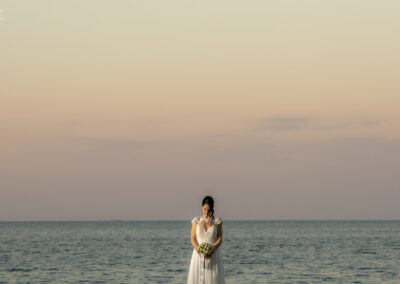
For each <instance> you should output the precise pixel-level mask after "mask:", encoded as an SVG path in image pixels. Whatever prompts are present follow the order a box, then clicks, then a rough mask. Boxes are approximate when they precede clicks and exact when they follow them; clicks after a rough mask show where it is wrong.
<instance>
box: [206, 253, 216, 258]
mask: <svg viewBox="0 0 400 284" xmlns="http://www.w3.org/2000/svg"><path fill="white" fill-rule="evenodd" d="M213 254H214V252H212V253H210V254H206V255H205V256H204V258H205V259H210V258H211V257H212V255H213Z"/></svg>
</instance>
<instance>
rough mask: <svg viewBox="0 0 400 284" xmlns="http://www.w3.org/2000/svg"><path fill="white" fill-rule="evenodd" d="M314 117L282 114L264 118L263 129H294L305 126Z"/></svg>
mask: <svg viewBox="0 0 400 284" xmlns="http://www.w3.org/2000/svg"><path fill="white" fill-rule="evenodd" d="M312 120H313V118H311V117H306V116H280V117H268V118H265V119H262V124H263V127H262V128H263V129H267V130H273V131H292V130H297V129H302V128H305V127H306V126H308V125H310V124H311V123H312Z"/></svg>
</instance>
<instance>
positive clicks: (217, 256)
mask: <svg viewBox="0 0 400 284" xmlns="http://www.w3.org/2000/svg"><path fill="white" fill-rule="evenodd" d="M212 222H213V223H212V225H211V227H209V228H208V229H207V230H206V229H205V228H204V226H199V225H198V224H199V223H200V217H195V218H193V220H192V224H193V223H196V224H197V227H196V237H197V242H198V243H199V245H200V244H201V243H203V242H206V243H209V244H213V243H214V242H215V241H216V239H217V230H218V227H217V226H218V225H219V224H221V223H222V220H221V219H220V218H217V217H216V218H214V219H213V221H212ZM224 283H225V278H224V266H223V264H222V257H221V246H220V247H219V248H218V249H217V250H216V251H215V252H214V253H213V255H212V256H211V258H210V259H206V260H205V270H204V280H203V281H200V256H199V254H198V253H197V251H196V250H195V249H193V253H192V259H191V260H190V268H189V275H188V281H187V284H224Z"/></svg>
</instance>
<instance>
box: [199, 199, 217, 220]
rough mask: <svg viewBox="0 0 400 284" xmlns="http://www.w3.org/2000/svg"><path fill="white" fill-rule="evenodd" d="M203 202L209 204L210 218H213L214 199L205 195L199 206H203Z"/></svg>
mask: <svg viewBox="0 0 400 284" xmlns="http://www.w3.org/2000/svg"><path fill="white" fill-rule="evenodd" d="M204 204H208V205H209V206H210V209H211V212H212V218H214V199H213V198H212V197H211V196H209V195H207V196H206V197H204V199H203V202H202V203H201V206H204Z"/></svg>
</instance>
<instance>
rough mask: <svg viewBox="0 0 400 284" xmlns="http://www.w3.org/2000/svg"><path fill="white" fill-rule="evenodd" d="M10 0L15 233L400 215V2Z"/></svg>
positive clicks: (1, 95) (1, 102)
mask: <svg viewBox="0 0 400 284" xmlns="http://www.w3.org/2000/svg"><path fill="white" fill-rule="evenodd" d="M0 5H1V6H0V10H1V12H0V40H1V45H0V58H1V61H0V84H1V85H0V117H1V119H0V133H1V139H0V221H5V220H10V221H19V220H55V219H59V220H110V219H128V220H170V219H175V220H176V219H178V220H191V218H192V217H193V216H196V215H200V214H201V211H200V206H201V204H200V203H201V200H202V198H203V197H204V196H205V195H206V194H211V195H212V196H213V197H214V198H215V202H216V204H215V206H216V207H215V214H216V215H217V216H220V217H221V218H222V219H272V220H276V219H296V220H297V219H400V206H399V200H400V174H399V173H400V36H399V35H400V17H399V11H400V1H395V0H393V1H366V0H363V1H354V0H346V1H340V0H339V1H338V0H335V1H285V0H280V1H232V0H230V1H153V0H146V1H111V0H109V1H99V0H96V1H94V0H90V1H78V0H64V1H61V0H59V1H53V0H43V1H42V0H40V1H39V0H38V1H28V0H24V1H11V0H5V1H1V2H0Z"/></svg>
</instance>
